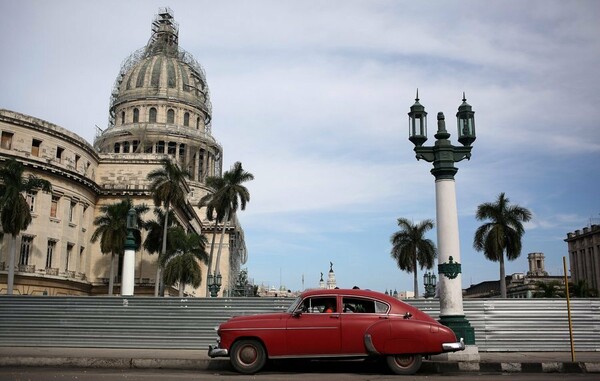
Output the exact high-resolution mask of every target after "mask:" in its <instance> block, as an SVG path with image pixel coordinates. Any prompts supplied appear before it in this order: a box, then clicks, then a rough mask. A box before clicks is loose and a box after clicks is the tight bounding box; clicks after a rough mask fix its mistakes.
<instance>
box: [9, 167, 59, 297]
mask: <svg viewBox="0 0 600 381" xmlns="http://www.w3.org/2000/svg"><path fill="white" fill-rule="evenodd" d="M24 171H25V168H24V166H23V164H22V163H20V162H18V161H16V160H14V159H11V160H8V161H6V162H5V163H4V165H2V166H1V167H0V219H1V222H2V230H3V231H4V233H8V234H10V236H11V239H10V245H9V253H8V276H7V280H6V286H7V291H6V293H7V294H8V295H12V293H13V288H14V281H15V254H16V251H17V245H16V244H17V236H18V235H19V233H21V231H23V230H26V229H27V227H28V226H29V224H30V223H31V209H30V207H29V204H28V203H27V200H26V199H25V196H23V193H26V192H31V191H34V190H36V189H41V190H43V191H44V192H50V191H51V190H52V185H50V182H49V181H47V180H43V179H40V178H38V177H36V176H34V175H32V174H30V175H29V176H28V177H27V178H24V177H23V172H24Z"/></svg>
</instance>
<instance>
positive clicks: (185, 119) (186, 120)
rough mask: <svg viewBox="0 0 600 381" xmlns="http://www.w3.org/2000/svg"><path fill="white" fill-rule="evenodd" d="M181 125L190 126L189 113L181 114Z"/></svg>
mask: <svg viewBox="0 0 600 381" xmlns="http://www.w3.org/2000/svg"><path fill="white" fill-rule="evenodd" d="M183 125H184V126H185V127H189V126H190V113H189V112H186V113H185V114H183Z"/></svg>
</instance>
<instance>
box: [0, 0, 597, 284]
mask: <svg viewBox="0 0 600 381" xmlns="http://www.w3.org/2000/svg"><path fill="white" fill-rule="evenodd" d="M161 6H169V7H170V8H171V9H172V10H173V11H174V13H175V19H176V21H177V22H178V23H179V25H180V33H179V41H180V46H181V47H183V48H184V49H185V50H187V51H189V52H190V53H192V54H193V55H194V56H195V58H196V59H197V60H198V61H199V62H200V63H201V64H202V66H203V67H204V69H205V70H206V75H207V80H208V85H209V88H210V91H211V99H212V103H213V122H212V131H213V135H214V136H215V138H216V139H217V140H218V141H219V142H220V143H221V144H222V145H223V147H224V151H225V154H224V157H225V159H224V169H227V168H229V166H230V165H231V164H233V163H234V162H235V161H241V162H242V163H243V165H244V168H245V169H246V170H248V171H250V172H252V173H253V174H254V175H255V180H254V181H252V182H251V183H249V184H248V188H249V190H250V192H251V201H250V203H249V204H248V207H247V209H246V211H244V212H242V213H240V215H239V218H240V220H241V221H242V224H243V227H244V230H245V234H246V241H247V246H248V250H249V258H250V259H249V261H248V263H247V265H246V266H247V267H248V270H249V273H250V277H251V278H253V279H254V280H255V282H256V283H259V284H260V283H263V284H265V285H273V286H276V287H278V286H279V285H280V284H283V285H285V286H286V287H287V288H290V289H292V290H298V289H301V288H302V277H303V276H304V286H305V287H315V286H316V285H317V284H318V280H319V275H320V273H321V272H323V273H327V271H328V270H329V262H330V261H331V262H333V263H334V270H335V272H336V276H337V280H338V285H340V286H342V287H352V286H354V285H358V286H360V287H362V288H371V289H376V290H381V291H384V290H386V289H397V290H399V291H400V290H407V289H408V290H410V289H412V276H411V275H410V274H408V273H405V272H401V271H400V270H399V269H398V268H397V267H396V264H395V263H394V261H393V260H392V259H391V258H390V254H389V253H390V248H391V246H390V242H389V238H390V235H391V234H392V233H393V232H394V231H396V228H397V225H396V219H397V218H398V217H405V218H409V219H412V220H414V221H415V222H417V221H420V220H422V219H425V218H432V219H434V218H435V193H434V178H433V176H432V175H431V174H430V173H429V170H430V169H431V164H429V163H425V162H422V161H420V162H417V161H416V160H415V157H414V153H413V151H412V149H413V146H412V144H411V143H410V142H409V141H408V139H407V137H408V123H407V120H408V117H407V113H408V111H409V108H410V106H411V105H412V104H413V103H414V98H415V91H416V89H417V88H419V95H420V99H421V103H422V104H423V105H424V106H425V107H426V110H427V111H428V113H429V135H430V140H429V141H428V142H427V143H426V144H433V140H434V138H433V134H434V133H435V124H436V123H435V116H436V114H437V112H439V111H442V112H444V114H445V115H446V120H447V126H448V130H449V132H450V133H452V134H453V136H452V138H451V139H452V140H453V141H454V142H455V144H458V143H457V142H456V134H455V122H454V120H455V117H454V115H455V114H456V111H457V108H458V106H459V105H460V103H461V98H462V92H463V91H465V92H466V96H467V99H468V102H469V104H471V105H472V106H473V110H474V111H475V117H476V127H477V140H476V141H475V143H474V148H473V151H472V154H473V156H472V159H471V160H470V161H463V162H460V163H458V165H457V166H458V168H459V171H458V174H457V176H456V189H457V204H458V213H459V228H460V241H461V257H462V264H463V287H468V286H469V285H470V284H472V283H473V284H474V283H478V282H481V281H485V280H495V279H497V278H498V265H497V263H493V262H489V261H487V260H485V259H484V258H483V254H481V253H478V252H475V251H474V250H473V248H472V240H473V234H474V232H475V229H476V228H477V227H478V226H479V225H480V222H478V221H476V220H475V217H474V214H475V211H476V208H477V205H479V204H481V203H483V202H489V201H494V200H495V199H496V197H497V196H498V194H499V193H500V192H505V193H506V195H507V196H508V197H509V199H510V200H511V201H512V202H514V203H517V204H519V205H521V206H524V207H527V208H529V209H530V210H531V211H532V212H533V215H534V218H533V220H532V221H531V222H530V223H528V224H527V225H526V228H527V230H526V234H525V237H524V242H523V252H522V255H521V257H520V258H519V259H518V260H516V261H514V262H509V263H508V264H507V274H511V273H515V272H526V271H527V269H528V268H527V260H526V258H527V253H530V252H543V253H544V254H545V255H546V269H547V271H549V272H550V273H551V274H552V275H560V274H561V273H562V257H563V256H566V255H567V245H566V243H565V242H564V241H563V240H564V239H565V238H566V234H567V232H571V231H574V230H576V229H580V228H583V227H584V226H587V225H588V224H589V223H590V219H591V218H593V219H596V220H599V219H600V197H599V183H600V181H599V174H600V173H599V172H600V171H599V166H598V162H599V159H600V129H599V126H598V123H599V121H600V107H599V106H600V92H599V91H598V89H600V76H599V75H598V68H599V67H600V24H598V22H597V20H598V18H599V17H600V3H599V2H597V1H593V0H590V1H569V2H565V1H549V0H544V1H527V2H522V1H516V0H512V1H511V0H509V1H497V0H491V1H485V2H484V1H460V2H458V1H456V2H450V1H429V2H415V1H347V0H344V1H307V0H303V1H252V2H250V1H219V2H215V1H170V2H168V3H165V2H164V1H160V2H157V1H102V2H82V1H61V0H57V1H52V2H48V1H27V0H25V1H16V0H4V1H2V3H0V8H1V9H2V10H3V14H5V15H10V17H7V18H5V20H4V21H3V23H2V24H0V36H2V37H0V51H2V52H3V54H2V57H3V58H2V60H0V72H2V73H4V75H3V78H2V80H1V81H0V90H1V91H0V107H1V108H6V109H10V110H14V111H18V112H22V113H25V114H29V115H32V116H35V117H38V118H42V119H45V120H48V121H50V122H52V123H55V124H58V125H60V126H62V127H65V128H67V129H69V130H71V131H73V132H76V133H77V134H79V135H80V136H82V137H84V138H85V139H87V140H88V141H90V142H92V141H93V138H94V135H95V127H94V126H95V125H98V126H100V127H102V128H104V127H105V126H106V124H107V120H108V104H109V96H110V91H111V89H112V86H113V83H114V81H115V78H116V76H117V74H118V72H119V68H120V65H121V62H122V61H123V60H124V59H125V58H126V57H127V56H128V55H129V54H130V53H131V52H133V51H134V50H136V49H138V48H140V47H142V46H144V45H145V44H146V42H147V41H148V38H149V37H150V23H151V21H152V20H153V17H154V15H155V14H156V13H157V10H158V7H161ZM429 238H431V239H433V240H434V241H435V239H436V237H435V232H434V231H432V232H431V234H430V235H429ZM421 287H422V286H421Z"/></svg>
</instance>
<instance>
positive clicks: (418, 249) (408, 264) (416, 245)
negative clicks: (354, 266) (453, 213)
mask: <svg viewBox="0 0 600 381" xmlns="http://www.w3.org/2000/svg"><path fill="white" fill-rule="evenodd" d="M398 226H399V227H400V230H399V231H397V232H396V233H394V234H392V236H391V237H390V241H391V242H392V251H391V255H392V258H394V259H395V260H396V263H397V265H398V267H399V268H400V270H403V271H406V272H408V273H413V274H414V279H413V282H414V283H413V287H414V292H415V298H417V297H419V282H418V281H417V267H418V266H419V267H421V270H423V269H424V268H426V269H431V268H432V267H433V263H434V261H435V258H436V257H437V252H436V248H435V244H434V243H433V241H431V240H430V239H428V238H425V233H426V232H427V231H429V230H431V229H433V226H434V224H433V221H432V220H429V219H428V220H424V221H421V222H420V223H418V224H413V223H412V222H411V221H409V220H408V219H406V218H398Z"/></svg>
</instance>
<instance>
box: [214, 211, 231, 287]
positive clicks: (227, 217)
mask: <svg viewBox="0 0 600 381" xmlns="http://www.w3.org/2000/svg"><path fill="white" fill-rule="evenodd" d="M228 224H229V208H227V211H226V212H225V218H224V220H223V229H222V230H221V238H219V250H217V261H216V263H215V272H214V274H215V277H216V276H217V275H218V274H220V273H221V271H219V266H220V262H221V249H222V248H223V236H225V229H227V225H228Z"/></svg>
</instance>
